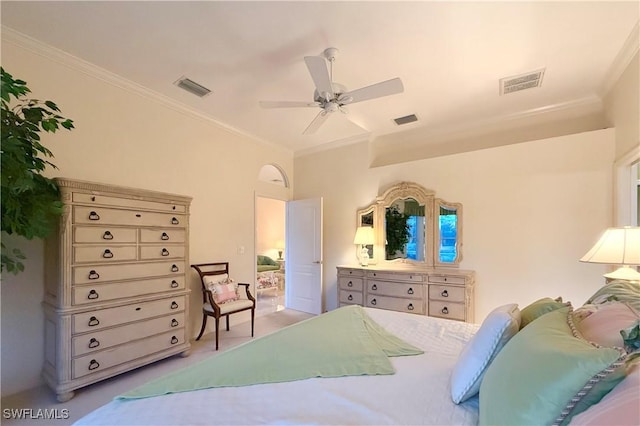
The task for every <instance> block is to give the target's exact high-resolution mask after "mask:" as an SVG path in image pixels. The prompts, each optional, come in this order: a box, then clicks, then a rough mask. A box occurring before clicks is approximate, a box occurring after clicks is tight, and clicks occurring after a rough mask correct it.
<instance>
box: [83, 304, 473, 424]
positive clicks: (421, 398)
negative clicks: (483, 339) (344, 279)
mask: <svg viewBox="0 0 640 426" xmlns="http://www.w3.org/2000/svg"><path fill="white" fill-rule="evenodd" d="M365 309H366V312H367V314H369V315H370V317H371V318H372V319H374V320H375V321H376V322H378V323H379V324H380V325H381V326H383V327H384V328H385V329H387V330H388V331H390V332H392V333H394V334H395V335H397V336H398V337H400V338H402V339H403V340H405V341H406V342H408V343H411V344H413V345H415V346H417V347H419V348H421V349H423V350H424V351H425V353H424V354H423V355H418V356H404V357H394V358H391V362H392V363H393V365H394V367H395V368H396V371H397V372H396V374H394V375H385V376H352V377H340V378H324V379H323V378H317V379H308V380H300V381H295V382H287V383H276V384H264V385H253V386H244V387H232V388H214V389H206V390H199V391H193V392H184V393H176V394H170V395H164V396H158V397H153V398H144V399H137V400H124V401H112V402H110V403H109V404H107V405H105V406H103V407H101V408H99V409H97V410H95V411H93V412H92V413H89V414H88V415H87V416H85V417H83V418H82V419H80V420H78V422H76V423H75V424H76V425H206V424H212V422H215V424H223V425H231V424H243V425H254V424H279V425H287V424H295V425H302V424H341V425H344V424H366V425H373V424H376V425H381V424H393V425H410V424H421V425H475V424H477V423H478V400H477V397H475V398H472V399H471V400H469V401H467V402H465V403H463V404H460V405H455V404H454V403H453V402H452V401H451V396H450V387H449V380H450V376H451V371H452V369H453V366H454V365H455V362H456V360H457V358H458V354H459V353H460V351H461V350H462V348H463V346H464V345H465V343H466V342H467V341H468V340H469V339H470V338H471V336H472V335H473V334H474V333H475V332H476V331H477V329H478V325H476V324H467V323H462V322H456V321H450V320H444V319H438V318H433V317H426V316H420V315H412V314H405V313H399V312H393V311H385V310H381V309H369V308H365ZM239 368H242V367H241V366H240V367H239Z"/></svg>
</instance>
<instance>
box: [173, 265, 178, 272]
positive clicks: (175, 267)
mask: <svg viewBox="0 0 640 426" xmlns="http://www.w3.org/2000/svg"><path fill="white" fill-rule="evenodd" d="M179 270H180V268H178V265H171V272H178V271H179Z"/></svg>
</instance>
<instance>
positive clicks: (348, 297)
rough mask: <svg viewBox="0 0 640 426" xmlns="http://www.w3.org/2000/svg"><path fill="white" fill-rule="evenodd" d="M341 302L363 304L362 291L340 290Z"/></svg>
mask: <svg viewBox="0 0 640 426" xmlns="http://www.w3.org/2000/svg"><path fill="white" fill-rule="evenodd" d="M340 303H345V304H352V305H362V293H360V292H356V291H345V290H340Z"/></svg>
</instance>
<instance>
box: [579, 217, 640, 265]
mask: <svg viewBox="0 0 640 426" xmlns="http://www.w3.org/2000/svg"><path fill="white" fill-rule="evenodd" d="M580 261H581V262H590V263H606V264H609V265H640V227H631V226H625V227H623V228H609V229H607V230H606V231H605V232H604V234H602V236H601V237H600V239H599V240H598V242H597V243H596V244H595V245H594V246H593V247H592V248H591V250H589V251H588V252H587V254H585V255H584V256H582V259H580Z"/></svg>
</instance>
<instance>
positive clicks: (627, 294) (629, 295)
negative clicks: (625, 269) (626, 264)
mask: <svg viewBox="0 0 640 426" xmlns="http://www.w3.org/2000/svg"><path fill="white" fill-rule="evenodd" d="M612 301H617V302H627V303H629V305H631V306H633V308H634V309H635V310H636V311H637V312H640V284H638V283H633V282H631V281H611V282H610V283H608V284H607V285H605V286H604V287H601V288H599V289H598V291H596V292H595V293H594V295H593V296H591V297H590V298H589V300H587V301H586V302H585V303H590V304H595V305H597V304H601V303H606V302H612Z"/></svg>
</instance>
